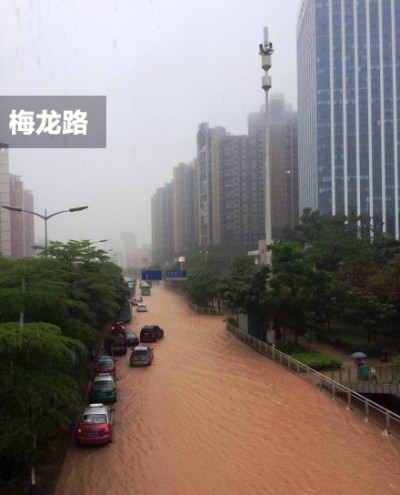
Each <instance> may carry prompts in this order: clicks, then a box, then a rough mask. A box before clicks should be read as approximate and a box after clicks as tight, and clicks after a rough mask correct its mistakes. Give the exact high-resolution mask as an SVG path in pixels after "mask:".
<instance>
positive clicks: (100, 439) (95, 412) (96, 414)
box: [75, 403, 114, 445]
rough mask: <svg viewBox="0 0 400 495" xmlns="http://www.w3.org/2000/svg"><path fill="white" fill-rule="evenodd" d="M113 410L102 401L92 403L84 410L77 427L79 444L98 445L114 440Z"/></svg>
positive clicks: (76, 435)
mask: <svg viewBox="0 0 400 495" xmlns="http://www.w3.org/2000/svg"><path fill="white" fill-rule="evenodd" d="M113 412H114V409H111V408H110V407H109V406H105V405H104V404H102V403H96V404H90V405H89V406H88V407H86V408H85V409H84V411H83V414H82V416H81V417H80V418H79V421H78V425H77V427H76V432H75V438H76V443H77V444H78V445H97V444H101V443H109V442H111V441H112V424H113Z"/></svg>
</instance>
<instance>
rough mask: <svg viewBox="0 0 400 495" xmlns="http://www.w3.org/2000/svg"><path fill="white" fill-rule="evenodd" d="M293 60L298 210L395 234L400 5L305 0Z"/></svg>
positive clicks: (386, 0)
mask: <svg viewBox="0 0 400 495" xmlns="http://www.w3.org/2000/svg"><path fill="white" fill-rule="evenodd" d="M297 61H298V102H299V103H298V113H299V120H298V125H299V127H298V143H299V183H300V193H299V194H300V211H302V210H303V209H304V208H306V207H311V208H313V209H319V210H320V211H321V212H322V213H325V214H333V215H335V214H345V215H351V214H353V213H355V214H357V215H364V216H366V217H369V218H372V219H373V226H374V227H375V228H376V229H379V230H382V231H383V232H386V233H388V234H390V235H393V236H395V237H396V238H399V146H400V136H399V130H400V125H399V116H400V70H399V67H400V2H399V1H397V0H375V1H371V0H303V3H302V5H301V9H300V11H299V17H298V23H297Z"/></svg>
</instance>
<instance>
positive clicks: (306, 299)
mask: <svg viewBox="0 0 400 495" xmlns="http://www.w3.org/2000/svg"><path fill="white" fill-rule="evenodd" d="M269 249H270V251H271V264H270V265H269V266H265V265H256V264H254V262H253V261H252V259H251V258H249V257H246V256H235V257H232V252H231V251H229V252H228V251H226V252H225V256H224V263H221V260H220V258H221V253H219V254H218V256H216V257H215V260H219V261H216V262H214V261H215V260H214V255H213V253H214V251H213V248H209V250H208V256H207V263H206V262H205V260H204V263H203V264H200V263H199V260H201V256H200V255H199V256H200V257H198V258H197V259H196V260H195V263H193V264H192V266H190V265H189V266H188V271H189V274H190V276H189V278H188V281H187V292H188V296H189V298H190V299H191V300H192V301H193V302H195V303H196V304H198V305H200V306H207V305H210V304H213V303H214V302H215V300H216V299H218V298H219V299H221V300H223V301H224V302H225V303H227V304H228V305H229V306H231V308H235V309H237V310H239V311H240V312H242V313H247V314H248V315H249V317H250V318H251V320H252V322H253V323H254V324H255V326H256V327H257V328H258V329H261V330H259V334H260V335H261V336H264V337H265V330H266V328H267V326H268V325H269V322H270V321H273V322H274V324H275V326H276V328H285V327H290V328H292V329H294V330H295V335H296V338H297V331H298V330H299V329H301V328H305V325H306V322H308V321H310V320H312V319H313V318H314V317H318V316H323V318H324V320H326V323H327V326H328V330H329V327H330V325H331V322H332V321H333V320H334V321H335V322H340V323H341V324H344V325H350V326H352V327H357V328H358V330H359V331H360V332H364V334H365V337H366V338H367V339H368V341H371V333H372V332H373V331H377V330H378V331H379V333H385V332H386V334H387V335H392V336H397V335H398V330H399V328H400V243H399V242H398V241H396V240H394V239H393V238H390V237H387V236H385V235H382V234H378V233H375V232H373V230H372V229H371V226H370V222H368V221H365V220H364V219H363V218H360V217H345V216H332V217H327V216H323V215H321V214H320V213H319V212H318V211H312V210H305V211H304V212H303V215H302V217H301V221H300V224H299V225H298V226H296V227H294V228H286V229H285V231H284V232H283V235H282V238H281V239H280V240H279V241H278V242H276V243H274V244H272V245H271V246H269ZM227 260H229V274H228V275H226V262H227ZM221 267H222V270H221Z"/></svg>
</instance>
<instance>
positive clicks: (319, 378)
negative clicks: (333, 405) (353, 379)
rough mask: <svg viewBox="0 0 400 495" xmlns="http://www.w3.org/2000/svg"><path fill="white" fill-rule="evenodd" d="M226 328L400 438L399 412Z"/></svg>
mask: <svg viewBox="0 0 400 495" xmlns="http://www.w3.org/2000/svg"><path fill="white" fill-rule="evenodd" d="M226 329H227V330H228V331H229V332H230V333H232V334H233V335H235V336H236V337H237V338H238V339H239V340H241V341H242V342H244V343H245V344H247V345H248V346H250V347H252V348H253V349H254V350H256V351H257V352H259V353H260V354H263V355H264V356H266V357H268V358H269V359H272V360H273V361H275V362H277V363H279V364H280V365H282V366H284V367H285V368H287V369H288V370H289V371H291V372H293V373H296V374H297V375H298V376H299V377H300V378H302V379H303V380H306V381H308V382H309V383H311V384H313V385H314V386H316V387H318V388H319V389H320V390H321V391H324V392H326V393H329V394H330V395H331V396H332V397H333V398H335V399H338V400H340V401H342V402H344V403H345V404H346V407H348V408H349V409H350V410H352V411H354V412H356V413H357V414H359V415H361V416H362V417H364V418H365V419H367V420H368V421H370V422H371V423H373V424H375V425H376V426H378V427H380V428H382V429H383V430H385V431H386V432H387V433H389V434H391V435H393V436H395V437H396V438H399V439H400V416H399V415H397V414H395V413H393V412H392V411H389V410H388V409H386V408H384V407H382V406H380V405H379V404H376V403H375V402H373V401H371V400H369V399H367V398H366V397H363V396H362V395H360V394H358V393H357V392H355V391H353V390H351V388H348V387H346V386H345V385H343V384H341V383H338V382H337V381H335V380H332V379H331V378H329V377H328V376H326V375H324V374H323V373H319V372H318V371H315V370H313V369H312V368H309V367H308V366H306V365H305V364H303V363H300V362H299V361H297V360H296V359H293V358H292V357H290V356H288V355H287V354H284V353H283V352H281V351H279V350H278V349H275V347H273V346H272V345H270V344H267V343H265V342H263V341H261V340H258V339H256V338H255V337H252V336H251V335H249V334H247V333H246V332H244V331H243V330H241V329H239V328H238V327H235V326H233V325H231V324H230V323H227V324H226Z"/></svg>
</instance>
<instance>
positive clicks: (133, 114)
mask: <svg viewBox="0 0 400 495" xmlns="http://www.w3.org/2000/svg"><path fill="white" fill-rule="evenodd" d="M299 4H300V0H247V1H246V2H244V1H242V0H152V1H149V0H115V1H112V0H86V1H85V2H83V1H81V0H65V1H64V0H30V1H28V0H2V1H1V7H2V14H1V17H0V43H1V47H2V49H1V50H0V64H1V77H0V94H1V95H106V97H107V148H106V149H53V150H51V149H25V150H19V149H14V150H13V149H11V150H10V152H9V157H10V159H9V161H10V173H13V174H17V175H20V176H21V178H22V180H23V182H24V187H25V188H26V189H30V190H32V191H33V193H34V200H35V211H36V212H38V213H41V214H43V213H44V209H45V208H46V209H47V214H50V213H52V212H56V211H60V210H66V209H68V208H70V207H75V206H82V205H88V206H89V209H87V210H85V211H82V212H79V213H71V214H70V213H65V214H62V215H59V216H56V217H55V218H53V219H51V220H49V222H48V231H49V239H50V240H61V241H67V240H68V239H91V240H93V241H95V240H99V239H104V238H108V239H112V238H118V237H119V235H120V233H121V232H123V231H131V232H134V233H136V235H137V239H138V243H139V244H142V243H150V241H151V216H150V212H151V210H150V201H151V196H152V195H153V194H154V192H155V191H156V189H157V188H158V187H162V186H163V185H164V184H165V183H166V182H170V181H171V179H172V169H173V167H174V166H176V165H178V163H180V162H188V161H190V160H192V159H193V158H194V157H195V155H196V132H197V127H198V125H199V124H200V123H201V122H208V123H209V124H210V126H213V127H214V126H223V127H225V128H226V129H227V131H228V132H230V133H232V134H246V133H247V116H248V114H249V113H252V112H257V111H259V109H260V107H261V105H262V104H263V101H264V91H263V90H262V89H261V78H262V76H263V71H262V69H261V67H260V62H261V61H260V56H259V54H258V45H259V44H260V43H262V42H263V27H264V26H268V28H269V38H270V41H272V42H273V44H274V49H275V53H274V54H273V56H272V68H271V70H270V71H269V74H270V75H271V77H272V90H271V94H274V93H283V94H284V95H285V98H286V101H287V102H288V103H291V104H292V105H293V108H297V102H296V92H297V89H296V18H297V13H298V9H299ZM37 220H38V221H37V223H35V230H36V238H37V240H39V239H40V238H42V237H43V232H44V225H43V221H41V220H40V219H37Z"/></svg>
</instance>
